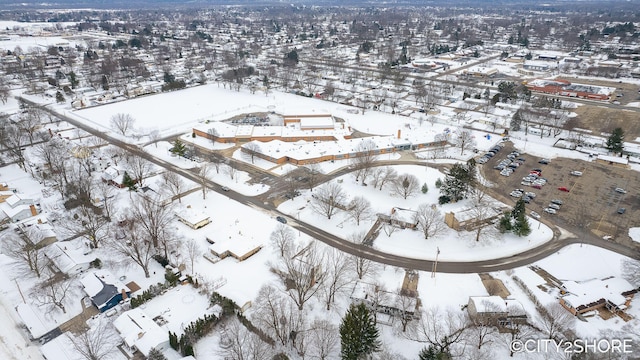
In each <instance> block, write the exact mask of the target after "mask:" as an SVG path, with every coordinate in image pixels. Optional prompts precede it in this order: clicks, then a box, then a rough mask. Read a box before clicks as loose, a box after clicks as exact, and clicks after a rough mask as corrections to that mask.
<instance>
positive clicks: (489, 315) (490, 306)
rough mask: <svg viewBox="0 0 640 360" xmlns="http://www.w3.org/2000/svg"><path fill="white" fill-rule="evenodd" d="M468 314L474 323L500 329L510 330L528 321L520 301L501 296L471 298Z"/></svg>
mask: <svg viewBox="0 0 640 360" xmlns="http://www.w3.org/2000/svg"><path fill="white" fill-rule="evenodd" d="M467 312H468V313H469V317H470V318H471V320H472V321H475V322H478V323H481V324H488V325H495V326H498V327H506V328H508V327H510V326H511V325H513V324H515V323H519V324H523V323H525V322H526V321H527V314H526V312H525V310H524V307H523V306H522V304H521V303H520V302H519V301H517V300H512V299H503V298H501V297H500V296H469V302H468V303H467Z"/></svg>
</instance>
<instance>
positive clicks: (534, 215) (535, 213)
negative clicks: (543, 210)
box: [530, 211, 540, 219]
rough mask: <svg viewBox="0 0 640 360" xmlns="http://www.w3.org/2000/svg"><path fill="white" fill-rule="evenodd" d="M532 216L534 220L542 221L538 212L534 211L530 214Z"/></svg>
mask: <svg viewBox="0 0 640 360" xmlns="http://www.w3.org/2000/svg"><path fill="white" fill-rule="evenodd" d="M530 215H531V217H532V218H534V219H540V214H538V213H537V212H535V211H532V212H531V213H530Z"/></svg>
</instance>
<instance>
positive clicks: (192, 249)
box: [183, 239, 202, 275]
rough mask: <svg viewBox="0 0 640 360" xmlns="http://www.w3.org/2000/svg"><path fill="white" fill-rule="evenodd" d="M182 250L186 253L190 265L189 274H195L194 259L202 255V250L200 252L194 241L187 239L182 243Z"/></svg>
mask: <svg viewBox="0 0 640 360" xmlns="http://www.w3.org/2000/svg"><path fill="white" fill-rule="evenodd" d="M183 244H184V250H185V252H186V253H187V257H188V258H189V262H190V263H191V274H192V275H193V274H195V272H196V270H195V269H196V268H195V263H196V259H198V258H199V257H200V255H202V250H200V246H199V245H198V243H197V242H196V241H195V240H194V239H188V240H185V241H184V242H183Z"/></svg>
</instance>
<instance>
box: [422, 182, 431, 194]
mask: <svg viewBox="0 0 640 360" xmlns="http://www.w3.org/2000/svg"><path fill="white" fill-rule="evenodd" d="M421 190H422V193H423V194H426V193H427V192H428V191H429V187H428V186H427V183H424V184H422V189H421Z"/></svg>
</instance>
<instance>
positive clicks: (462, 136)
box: [455, 127, 476, 155]
mask: <svg viewBox="0 0 640 360" xmlns="http://www.w3.org/2000/svg"><path fill="white" fill-rule="evenodd" d="M455 144H456V146H457V147H459V148H460V155H464V152H465V150H471V149H473V148H475V147H476V141H475V139H474V138H473V134H472V133H471V130H468V129H465V128H463V127H460V128H458V131H457V136H456V143H455Z"/></svg>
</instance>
